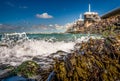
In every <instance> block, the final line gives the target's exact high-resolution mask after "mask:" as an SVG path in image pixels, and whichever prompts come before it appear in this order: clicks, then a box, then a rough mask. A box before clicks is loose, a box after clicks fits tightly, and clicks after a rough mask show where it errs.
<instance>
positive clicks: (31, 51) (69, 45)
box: [0, 40, 75, 65]
mask: <svg viewBox="0 0 120 81" xmlns="http://www.w3.org/2000/svg"><path fill="white" fill-rule="evenodd" d="M74 45H75V43H74V42H64V41H61V42H47V41H44V40H28V41H25V42H24V43H22V44H18V45H15V46H14V47H12V48H10V47H0V62H2V63H9V64H12V65H17V63H18V64H19V63H21V62H23V61H25V60H30V59H32V57H34V56H37V55H39V56H41V57H43V58H44V57H46V56H49V55H50V54H52V53H55V52H57V51H59V50H62V51H65V52H70V50H72V49H74ZM26 56H27V57H26ZM28 56H29V57H30V58H29V57H28Z"/></svg>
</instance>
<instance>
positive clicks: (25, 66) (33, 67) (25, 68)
mask: <svg viewBox="0 0 120 81" xmlns="http://www.w3.org/2000/svg"><path fill="white" fill-rule="evenodd" d="M39 70H40V66H39V65H38V64H37V63H36V62H34V61H25V62H23V63H22V64H21V65H19V66H18V67H17V68H16V69H15V70H14V71H13V72H14V73H15V74H17V75H21V76H24V77H27V78H31V77H34V76H36V75H38V74H39Z"/></svg>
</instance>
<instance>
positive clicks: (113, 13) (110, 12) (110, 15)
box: [101, 8, 120, 19]
mask: <svg viewBox="0 0 120 81" xmlns="http://www.w3.org/2000/svg"><path fill="white" fill-rule="evenodd" d="M118 14H120V8H116V9H113V10H111V11H109V12H107V13H106V14H104V15H102V16H101V18H102V19H106V18H109V17H112V16H115V15H118Z"/></svg>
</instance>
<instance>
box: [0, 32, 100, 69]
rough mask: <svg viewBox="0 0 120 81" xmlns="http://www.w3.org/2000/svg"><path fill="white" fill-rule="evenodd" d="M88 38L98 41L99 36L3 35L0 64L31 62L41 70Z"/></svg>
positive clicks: (0, 43)
mask: <svg viewBox="0 0 120 81" xmlns="http://www.w3.org/2000/svg"><path fill="white" fill-rule="evenodd" d="M89 38H97V39H99V38H101V36H98V35H94V34H70V33H25V32H23V33H3V34H0V64H10V65H12V66H18V65H20V64H21V63H22V62H24V61H26V60H33V61H36V62H37V63H38V64H40V65H41V67H42V68H47V67H49V65H50V64H51V63H53V58H59V57H60V56H64V55H67V54H69V53H70V52H72V51H73V50H74V49H75V47H74V46H75V44H76V43H81V42H83V41H84V42H86V41H88V40H89ZM58 52H60V53H58ZM61 53H62V55H61Z"/></svg>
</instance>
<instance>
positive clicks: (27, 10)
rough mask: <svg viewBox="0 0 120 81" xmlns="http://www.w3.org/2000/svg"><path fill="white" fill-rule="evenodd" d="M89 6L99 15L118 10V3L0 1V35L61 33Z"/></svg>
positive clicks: (107, 0)
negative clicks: (4, 33)
mask: <svg viewBox="0 0 120 81" xmlns="http://www.w3.org/2000/svg"><path fill="white" fill-rule="evenodd" d="M89 3H90V4H91V11H93V12H98V13H99V15H100V16H102V15H103V14H105V13H107V12H108V11H111V10H113V9H115V8H119V7H120V0H0V32H64V31H65V30H66V28H67V26H69V25H70V24H71V23H73V22H74V21H75V20H77V19H79V15H80V14H82V15H83V14H84V13H85V12H87V11H88V4H89Z"/></svg>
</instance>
